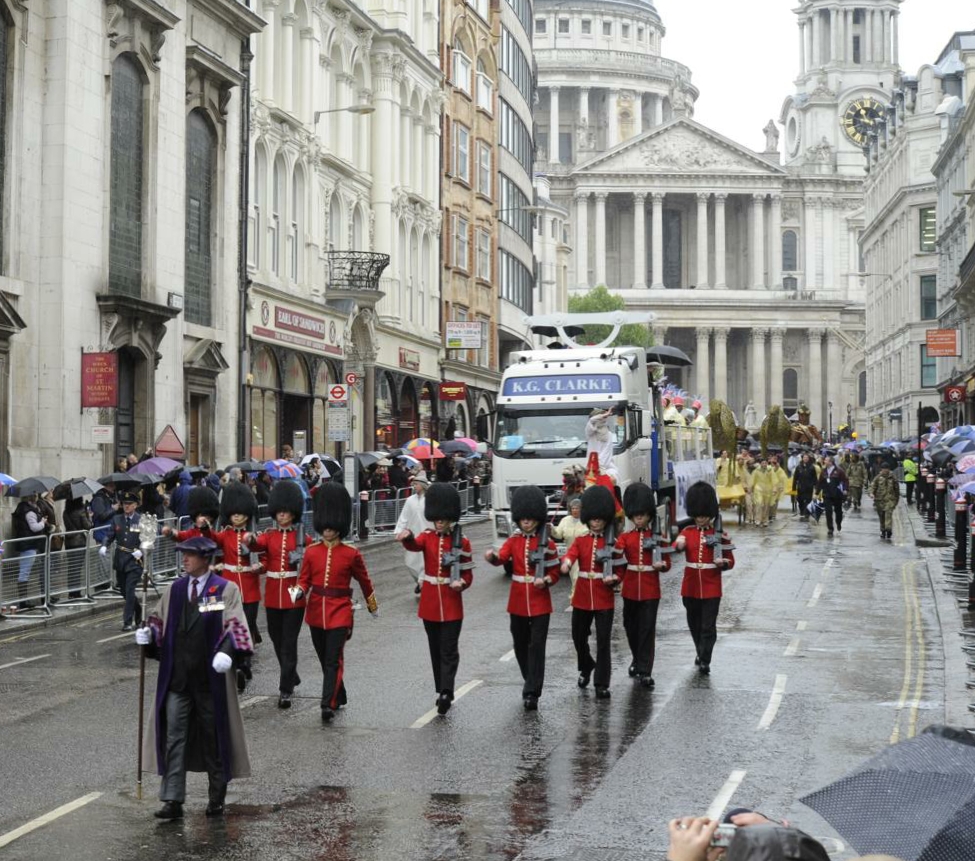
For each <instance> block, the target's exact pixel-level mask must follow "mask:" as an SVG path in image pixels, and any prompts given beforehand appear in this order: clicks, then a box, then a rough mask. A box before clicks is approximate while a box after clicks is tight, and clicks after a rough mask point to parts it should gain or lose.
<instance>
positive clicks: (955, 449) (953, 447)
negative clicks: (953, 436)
mask: <svg viewBox="0 0 975 861" xmlns="http://www.w3.org/2000/svg"><path fill="white" fill-rule="evenodd" d="M948 450H949V451H950V452H951V453H952V454H953V455H954V456H955V457H961V456H962V455H966V454H970V453H971V452H973V451H975V442H973V441H972V440H970V439H960V440H957V441H954V442H950V441H949V442H948Z"/></svg>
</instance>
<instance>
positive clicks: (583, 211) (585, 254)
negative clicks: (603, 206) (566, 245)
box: [573, 191, 590, 288]
mask: <svg viewBox="0 0 975 861" xmlns="http://www.w3.org/2000/svg"><path fill="white" fill-rule="evenodd" d="M575 202H576V247H575V253H574V254H573V257H575V265H576V284H577V285H579V286H580V287H586V288H588V287H589V286H590V285H589V192H588V191H577V192H576V193H575Z"/></svg>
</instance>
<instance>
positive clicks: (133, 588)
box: [115, 550, 142, 625]
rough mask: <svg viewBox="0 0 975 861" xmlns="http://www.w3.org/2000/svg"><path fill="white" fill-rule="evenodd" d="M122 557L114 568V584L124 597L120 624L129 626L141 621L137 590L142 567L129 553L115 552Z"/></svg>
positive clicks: (140, 580) (140, 606)
mask: <svg viewBox="0 0 975 861" xmlns="http://www.w3.org/2000/svg"><path fill="white" fill-rule="evenodd" d="M116 555H117V556H122V557H123V558H122V560H121V564H120V565H119V564H117V565H116V567H115V584H116V585H117V586H118V590H119V592H121V593H122V595H123V596H125V608H124V609H123V610H122V624H123V625H131V624H133V623H134V622H139V621H141V619H142V605H141V604H140V603H139V598H138V588H139V583H141V582H142V566H141V565H140V564H139V562H138V560H136V559H133V558H132V555H131V554H129V553H122V551H120V550H119V551H116Z"/></svg>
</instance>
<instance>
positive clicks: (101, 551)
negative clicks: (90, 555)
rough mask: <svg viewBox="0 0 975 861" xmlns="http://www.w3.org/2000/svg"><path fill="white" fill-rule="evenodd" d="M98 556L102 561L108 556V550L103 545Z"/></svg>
mask: <svg viewBox="0 0 975 861" xmlns="http://www.w3.org/2000/svg"><path fill="white" fill-rule="evenodd" d="M98 555H99V556H101V557H102V559H104V558H105V557H106V556H108V548H107V547H106V546H105V545H104V544H103V545H102V546H101V547H100V548H99V550H98Z"/></svg>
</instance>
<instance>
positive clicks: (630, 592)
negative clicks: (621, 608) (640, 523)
mask: <svg viewBox="0 0 975 861" xmlns="http://www.w3.org/2000/svg"><path fill="white" fill-rule="evenodd" d="M652 534H653V533H652V532H651V531H650V530H649V529H640V530H637V529H632V530H630V531H629V532H624V533H623V534H622V535H621V536H620V537H619V538H617V539H616V547H615V549H614V552H615V553H616V554H617V555H618V556H619V557H620V558H622V559H624V560H625V561H626V564H625V565H623V566H620V567H619V568H617V569H616V570H617V573H618V574H620V575H621V576H622V577H623V590H622V593H623V597H624V598H625V599H627V600H628V601H652V600H655V599H659V598H660V572H659V571H657V570H655V569H654V567H653V551H652V550H644V549H643V540H644V539H645V538H650V537H651V536H652ZM660 559H661V563H662V565H663V568H662V569H661V570H662V571H669V570H670V554H669V553H666V554H661V556H660Z"/></svg>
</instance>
